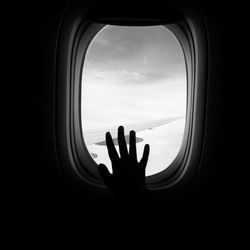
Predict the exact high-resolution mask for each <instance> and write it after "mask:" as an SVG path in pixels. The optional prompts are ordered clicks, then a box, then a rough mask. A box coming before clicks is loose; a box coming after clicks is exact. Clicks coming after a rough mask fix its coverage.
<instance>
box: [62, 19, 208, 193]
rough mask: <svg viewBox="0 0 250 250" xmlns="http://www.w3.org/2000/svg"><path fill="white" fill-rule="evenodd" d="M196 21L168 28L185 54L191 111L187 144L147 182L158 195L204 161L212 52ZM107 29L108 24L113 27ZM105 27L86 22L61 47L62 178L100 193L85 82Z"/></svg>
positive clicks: (189, 176) (187, 179)
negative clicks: (93, 46) (85, 121)
mask: <svg viewBox="0 0 250 250" xmlns="http://www.w3.org/2000/svg"><path fill="white" fill-rule="evenodd" d="M194 21H195V18H194V20H191V21H189V22H186V21H185V20H183V21H180V22H178V23H174V24H167V25H165V26H166V28H168V29H170V30H171V31H172V32H173V33H174V34H175V36H176V37H177V39H178V41H179V42H180V44H181V46H182V49H183V52H184V56H185V62H186V72H187V105H186V107H187V110H186V125H185V131H184V137H183V142H182V146H181V149H180V151H179V154H178V155H177V157H176V159H175V160H174V161H173V162H172V164H171V165H170V166H169V167H168V168H166V169H165V170H164V171H162V172H160V173H158V174H155V175H152V176H149V177H147V178H146V181H147V184H148V187H149V188H150V189H151V190H155V191H157V190H162V189H164V190H171V189H172V188H173V187H176V186H178V185H183V184H188V183H189V182H190V180H191V179H192V177H193V176H194V174H195V173H196V170H197V168H198V164H199V159H200V156H201V151H202V138H203V126H204V110H205V92H206V52H207V51H206V39H205V33H204V28H203V26H202V25H200V24H199V22H194ZM105 22H106V21H105ZM106 24H109V23H108V21H107V23H106ZM106 24H104V23H94V22H88V21H84V22H81V23H80V25H78V26H77V27H76V29H75V30H74V32H71V36H69V37H68V45H67V42H66V43H65V44H66V46H65V44H64V46H62V45H61V46H60V43H59V46H58V47H59V48H58V56H57V62H58V65H57V72H58V77H57V84H58V85H57V86H58V88H57V90H58V92H57V97H58V98H57V101H58V102H57V104H58V105H57V124H58V126H57V148H58V153H59V159H60V162H61V166H62V169H63V172H64V173H66V175H68V176H71V177H73V179H74V180H76V181H77V182H78V183H80V185H84V186H86V185H87V186H91V187H92V188H97V189H104V188H105V186H104V183H103V181H102V180H101V178H100V176H99V174H98V170H97V166H96V163H95V162H94V160H93V159H92V157H91V156H90V154H89V153H88V150H87V148H86V146H85V145H84V141H83V135H82V130H81V128H82V126H81V105H80V104H81V86H82V85H81V84H82V82H81V81H82V69H83V66H84V58H85V54H86V51H87V49H88V46H89V44H90V42H91V40H92V39H93V38H94V37H95V35H96V34H97V33H98V32H99V31H100V30H101V29H102V28H103V27H104V26H105V25H106ZM130 25H131V24H130ZM148 25H150V22H149V23H148ZM61 36H62V35H61ZM61 39H62V38H61ZM59 41H60V40H59ZM63 48H64V49H66V51H63ZM66 59H67V60H66ZM63 60H64V61H63ZM184 186H185V185H184Z"/></svg>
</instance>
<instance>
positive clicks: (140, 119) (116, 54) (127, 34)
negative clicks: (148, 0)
mask: <svg viewBox="0 0 250 250" xmlns="http://www.w3.org/2000/svg"><path fill="white" fill-rule="evenodd" d="M186 98H187V76H186V66H185V59H184V54H183V50H182V48H181V45H180V43H179V41H178V40H177V38H176V37H175V35H174V34H173V33H172V32H171V31H170V30H169V29H168V28H166V27H165V26H145V27H126V26H112V25H109V26H105V28H103V29H102V30H101V31H100V32H99V33H98V34H97V35H96V36H95V38H94V39H93V40H92V41H91V43H90V45H89V47H88V50H87V52H86V57H85V60H84V64H83V70H82V85H81V115H82V117H81V120H82V131H83V138H84V142H85V144H86V146H87V149H88V151H89V153H90V154H91V156H92V157H93V159H94V160H95V161H96V162H97V164H99V163H104V164H105V165H106V166H107V167H108V168H109V170H110V172H112V169H111V163H110V160H109V157H108V153H107V148H106V144H105V133H106V132H107V131H110V132H111V134H112V136H113V138H116V136H117V128H118V126H120V125H123V126H124V127H125V132H126V133H127V134H128V133H129V131H130V130H131V129H134V130H136V131H137V133H136V135H137V155H138V160H140V158H141V156H142V152H143V148H144V145H145V144H146V143H148V144H150V155H149V161H148V166H147V169H146V175H147V176H150V175H153V174H156V173H159V172H161V171H162V170H164V169H166V168H167V167H168V166H169V165H170V164H171V163H172V162H173V161H174V159H175V158H176V156H177V154H178V152H179V150H180V147H181V144H182V140H183V134H184V128H185V116H186ZM114 141H115V144H117V143H116V140H114ZM116 148H117V151H118V152H119V150H118V145H117V146H116Z"/></svg>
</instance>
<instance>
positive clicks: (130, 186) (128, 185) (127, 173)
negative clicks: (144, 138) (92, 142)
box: [99, 126, 149, 201]
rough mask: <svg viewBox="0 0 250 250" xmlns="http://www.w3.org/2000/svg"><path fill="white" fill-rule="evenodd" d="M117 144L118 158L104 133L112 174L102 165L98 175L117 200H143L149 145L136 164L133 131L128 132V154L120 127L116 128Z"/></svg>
mask: <svg viewBox="0 0 250 250" xmlns="http://www.w3.org/2000/svg"><path fill="white" fill-rule="evenodd" d="M118 143H119V151H120V157H119V155H118V153H117V151H116V149H115V146H114V143H113V140H112V137H111V134H110V133H109V132H107V133H106V144H107V149H108V154H109V158H110V160H111V163H112V170H113V174H111V173H110V172H109V171H108V169H107V167H106V166H105V165H104V164H100V165H99V173H100V175H101V177H102V178H103V181H104V183H105V185H106V186H107V187H108V189H109V190H110V191H111V192H112V193H113V194H114V195H115V196H116V197H117V198H120V199H122V200H136V201H138V200H141V199H145V196H146V195H147V189H146V183H145V169H146V165H147V162H148V156H149V145H148V144H146V145H145V147H144V152H143V156H142V159H141V161H140V162H138V161H137V153H136V134H135V131H130V138H129V144H130V145H129V152H128V150H127V145H126V140H125V137H124V128H123V127H122V126H120V127H119V128H118Z"/></svg>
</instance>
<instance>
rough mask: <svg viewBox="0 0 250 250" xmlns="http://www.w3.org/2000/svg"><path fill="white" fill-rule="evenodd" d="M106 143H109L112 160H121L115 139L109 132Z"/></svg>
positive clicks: (108, 147)
mask: <svg viewBox="0 0 250 250" xmlns="http://www.w3.org/2000/svg"><path fill="white" fill-rule="evenodd" d="M106 144H107V149H108V154H109V158H110V160H111V162H112V163H113V162H116V161H117V160H119V156H118V153H117V151H116V149H115V146H114V142H113V139H112V137H111V134H110V133H109V132H107V133H106Z"/></svg>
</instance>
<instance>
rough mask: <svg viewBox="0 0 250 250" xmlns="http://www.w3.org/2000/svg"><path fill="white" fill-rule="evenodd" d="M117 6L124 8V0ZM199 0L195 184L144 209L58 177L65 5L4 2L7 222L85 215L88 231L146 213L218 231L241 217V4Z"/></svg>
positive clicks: (61, 220)
mask: <svg viewBox="0 0 250 250" xmlns="http://www.w3.org/2000/svg"><path fill="white" fill-rule="evenodd" d="M120 2H121V6H122V3H123V4H125V2H126V1H120ZM156 2H157V1H156ZM195 2H197V4H198V6H199V8H200V10H201V12H202V13H203V17H204V20H205V23H206V28H207V36H208V76H207V96H206V120H205V137H204V138H205V139H204V148H203V153H202V159H201V163H200V168H199V172H198V174H197V177H196V179H195V181H194V183H193V184H192V186H191V187H190V188H189V189H188V190H187V191H186V192H185V193H183V194H182V195H181V196H180V197H177V198H176V199H175V201H173V202H172V203H171V204H166V205H165V206H164V204H163V205H161V206H160V207H158V208H153V209H152V210H151V209H147V208H145V210H143V211H142V210H139V211H138V210H136V209H135V210H134V208H133V207H116V206H110V205H107V204H105V203H96V202H93V201H92V200H91V197H88V196H87V195H86V196H85V195H84V194H82V193H80V192H78V191H77V190H76V189H75V188H73V187H72V186H71V185H70V184H69V183H67V182H65V181H64V180H63V177H62V176H61V174H60V171H59V169H60V166H58V159H57V153H56V142H55V129H56V126H55V112H56V111H55V106H56V99H55V93H56V89H55V88H56V85H55V78H56V62H55V53H56V45H57V33H58V29H59V24H60V19H61V17H62V14H63V12H64V10H65V7H66V6H67V4H68V1H67V0H61V1H54V2H51V1H36V2H33V3H28V2H17V3H15V4H13V3H11V2H8V3H6V5H4V7H3V8H2V12H5V13H8V15H6V18H4V20H3V21H2V24H3V25H2V41H3V43H4V45H3V46H2V53H3V54H4V60H2V63H3V66H4V70H3V73H2V74H3V75H4V81H2V82H1V86H2V87H1V92H2V98H1V100H2V112H3V113H2V119H1V123H2V124H1V125H2V126H3V128H2V138H1V143H2V147H1V148H2V149H1V151H2V157H1V158H2V163H1V168H2V170H3V171H2V175H1V177H2V178H1V179H2V181H3V184H4V185H3V187H2V191H3V196H2V199H3V201H2V206H3V208H4V211H5V212H4V214H5V215H6V216H8V218H9V220H10V221H13V223H19V222H20V223H28V221H29V222H30V223H31V224H32V223H34V225H37V223H50V222H52V221H53V222H55V221H56V223H59V224H60V223H64V222H72V221H73V222H75V223H77V222H78V221H79V223H80V221H84V227H86V226H87V228H88V227H89V228H92V229H93V228H94V226H93V225H94V224H95V223H98V225H100V224H102V223H105V222H108V224H112V223H114V224H115V223H117V220H119V221H120V223H124V224H126V223H127V224H129V221H130V219H131V220H133V219H132V218H136V220H137V221H140V222H142V221H143V220H144V218H147V219H146V220H147V223H149V222H152V224H154V223H155V224H157V223H158V224H159V225H161V224H163V225H164V223H168V225H169V224H171V225H176V227H178V223H177V221H178V222H181V221H182V222H185V229H187V228H188V225H190V226H193V225H197V228H199V226H202V225H203V226H204V225H213V226H214V227H215V228H216V229H217V230H218V232H219V229H218V227H220V226H223V227H225V228H226V227H227V226H226V225H228V224H230V225H231V224H232V223H233V222H237V221H238V215H239V214H240V213H239V211H241V206H243V202H244V201H242V200H240V198H239V194H240V193H241V191H242V189H241V191H238V184H236V183H238V182H239V178H238V177H237V176H238V174H239V172H237V171H236V169H238V168H241V171H242V169H243V165H242V164H240V158H239V157H240V153H239V152H238V151H239V150H240V149H239V148H238V147H237V146H236V148H234V147H235V143H236V142H235V139H236V137H238V135H237V134H235V130H234V124H233V123H235V122H234V119H237V120H239V117H237V118H234V115H235V116H238V115H239V114H237V112H236V110H237V107H236V105H235V103H236V102H238V100H239V101H240V99H241V98H239V97H235V96H238V95H237V94H236V93H238V91H237V90H235V89H234V90H233V88H234V87H235V85H236V86H239V85H240V83H239V82H238V83H237V84H235V82H234V80H235V77H236V79H238V76H237V74H238V73H237V69H236V68H238V67H239V64H238V63H236V56H237V52H236V51H235V48H239V47H240V44H239V42H238V36H237V35H236V33H237V29H238V30H239V27H240V23H241V21H240V20H238V19H237V18H235V16H234V17H232V13H235V12H236V10H235V6H234V5H233V4H232V3H230V2H229V1H213V0H212V1H202V0H197V1H195ZM153 3H155V1H153V2H152V4H153ZM241 8H242V7H241ZM229 20H230V21H229ZM232 33H234V34H233V35H232ZM232 62H233V64H232ZM237 99H238V100H237ZM244 167H246V166H245V165H244ZM234 178H235V179H236V180H235V181H234ZM117 218H119V219H117ZM186 222H187V223H186ZM188 223H189V224H188ZM47 225H49V224H47ZM198 225H199V226H198ZM216 225H218V227H217V226H216ZM102 228H105V227H102Z"/></svg>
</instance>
